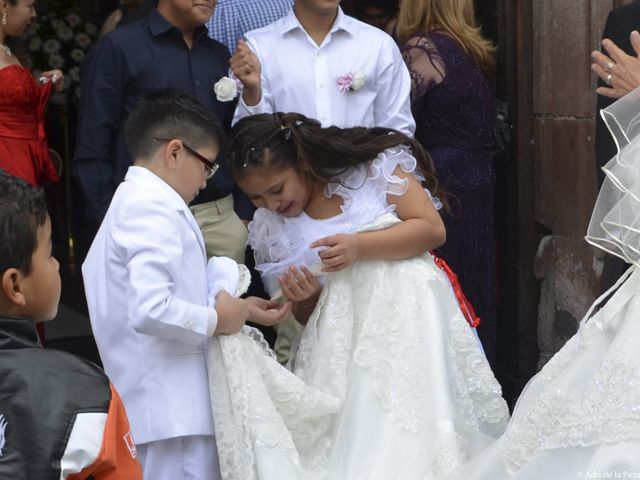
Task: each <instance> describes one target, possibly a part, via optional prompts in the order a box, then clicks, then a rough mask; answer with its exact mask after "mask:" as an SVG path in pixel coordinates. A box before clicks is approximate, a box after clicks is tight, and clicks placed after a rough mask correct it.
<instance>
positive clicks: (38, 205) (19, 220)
mask: <svg viewBox="0 0 640 480" xmlns="http://www.w3.org/2000/svg"><path fill="white" fill-rule="evenodd" d="M46 220H47V202H46V200H45V197H44V192H43V191H42V189H40V188H38V187H32V186H30V185H28V184H27V183H26V182H25V181H24V180H22V179H20V178H17V177H13V176H11V175H9V174H8V173H7V172H5V171H4V170H2V169H0V276H1V275H3V274H4V272H6V271H7V270H8V269H9V268H17V269H18V270H20V271H21V272H22V273H24V274H25V275H29V273H31V257H32V255H33V252H34V251H35V250H36V247H37V246H38V227H41V226H42V225H44V223H45V221H46Z"/></svg>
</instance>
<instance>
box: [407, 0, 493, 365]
mask: <svg viewBox="0 0 640 480" xmlns="http://www.w3.org/2000/svg"><path fill="white" fill-rule="evenodd" d="M397 27H398V28H397V36H398V41H399V42H400V45H401V46H402V47H401V48H402V52H403V57H404V59H405V62H406V63H407V66H408V67H409V71H410V73H411V81H412V109H413V115H414V117H415V120H416V134H415V137H416V139H417V140H418V141H419V142H420V143H421V144H422V145H423V146H424V147H425V148H426V149H427V150H428V151H429V153H430V154H431V156H432V157H433V161H434V163H435V166H436V171H437V174H438V178H439V180H440V182H441V183H442V186H443V187H444V190H445V191H447V192H448V193H449V198H448V200H449V207H450V211H449V212H447V213H445V214H444V221H445V225H446V227H447V243H446V244H445V245H444V246H443V247H441V248H440V249H439V250H438V254H439V255H440V256H442V257H443V258H444V259H445V260H446V261H447V262H448V263H449V264H450V265H451V267H452V268H453V270H454V271H455V272H456V273H457V274H458V277H459V279H460V283H461V284H462V288H463V289H464V291H465V293H466V295H467V297H468V298H469V300H470V301H471V303H472V305H473V306H474V307H475V310H476V313H477V315H478V316H479V317H480V319H481V321H482V323H481V326H480V328H479V329H478V331H479V334H480V338H481V340H482V343H483V346H484V348H485V351H486V353H487V357H488V358H489V360H490V361H492V360H493V356H494V351H495V345H494V344H495V316H496V273H497V272H496V253H495V233H494V219H493V197H494V184H495V179H494V170H493V163H492V151H493V147H494V137H493V132H494V126H495V118H496V114H495V84H494V78H493V77H494V71H495V60H494V58H493V51H494V47H493V45H492V44H491V42H490V41H488V40H486V39H484V38H483V37H482V35H481V33H480V29H479V28H478V27H477V26H476V24H475V19H474V11H473V0H403V2H402V5H401V7H400V14H399V18H398V25H397Z"/></svg>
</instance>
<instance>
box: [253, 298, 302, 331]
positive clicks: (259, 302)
mask: <svg viewBox="0 0 640 480" xmlns="http://www.w3.org/2000/svg"><path fill="white" fill-rule="evenodd" d="M245 300H246V302H247V304H248V305H249V320H250V321H251V322H253V323H257V324H258V325H263V326H265V327H271V326H272V325H276V324H278V323H280V322H282V321H283V320H284V319H285V318H287V315H289V312H291V302H284V303H280V302H277V301H275V300H265V299H264V298H259V297H247V298H246V299H245Z"/></svg>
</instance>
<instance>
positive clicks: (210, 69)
mask: <svg viewBox="0 0 640 480" xmlns="http://www.w3.org/2000/svg"><path fill="white" fill-rule="evenodd" d="M215 3H216V2H215V1H214V0H159V1H158V4H157V7H156V8H152V9H150V11H149V13H148V15H147V16H146V17H145V18H143V19H140V20H138V21H136V22H133V23H131V24H129V25H126V26H123V27H120V28H118V29H116V30H115V31H113V32H111V33H109V34H108V35H106V36H105V37H103V38H102V39H101V40H100V41H99V42H98V43H97V44H96V45H95V47H94V48H93V49H92V50H91V52H90V54H89V56H88V58H87V60H86V62H85V64H84V65H83V70H82V76H81V92H82V96H81V101H80V108H79V112H78V130H77V142H76V150H75V156H74V159H73V162H74V164H73V167H74V173H75V175H76V177H77V178H78V180H79V183H80V186H81V189H82V191H83V192H84V194H85V196H86V199H87V205H86V208H87V212H88V214H89V218H90V219H91V220H92V221H93V222H95V225H98V224H99V223H100V222H101V221H102V218H103V217H104V215H105V213H106V211H107V208H108V207H109V203H110V201H111V197H112V196H113V193H114V191H115V189H116V187H117V186H118V184H119V183H120V182H121V181H122V180H123V179H124V175H125V173H126V171H127V169H128V167H129V166H130V165H131V163H132V159H131V157H130V155H129V153H128V151H127V148H126V145H125V142H124V135H123V130H124V123H125V120H126V119H127V117H128V115H129V113H130V112H131V111H132V110H133V109H134V108H135V106H136V105H137V104H138V102H139V101H140V99H141V98H142V97H143V96H144V95H145V94H147V93H149V92H150V91H153V90H156V89H160V88H166V87H173V88H178V89H180V90H183V91H185V92H187V93H189V94H191V95H193V96H194V97H196V98H197V99H198V100H199V101H200V102H201V103H202V104H203V105H205V106H206V107H207V108H209V109H211V110H212V111H213V112H214V113H215V115H216V116H217V118H218V119H219V120H220V122H221V123H222V125H223V127H225V128H228V126H229V125H230V122H231V118H232V115H233V111H234V107H235V101H227V102H221V101H218V100H217V98H216V94H215V93H214V85H215V83H216V82H217V81H218V80H220V79H221V78H222V77H224V76H226V75H227V74H228V70H229V57H230V54H229V50H228V49H227V47H225V46H224V45H222V44H221V43H219V42H217V41H216V40H213V39H211V38H209V37H208V35H207V29H206V27H205V26H204V25H205V24H206V22H207V21H208V20H209V18H210V17H211V15H212V13H213V9H214V6H215ZM221 163H222V167H223V168H221V169H220V170H219V171H218V173H216V175H215V176H213V178H212V179H210V180H209V182H208V185H207V188H206V189H204V190H202V192H201V193H200V195H199V196H198V197H197V198H196V200H195V201H194V202H193V203H192V206H193V207H192V209H193V212H194V215H195V217H196V219H197V220H198V223H199V224H200V227H201V228H202V231H203V235H204V237H205V243H206V246H207V253H208V254H209V255H210V256H211V255H214V254H215V255H226V256H230V257H233V258H235V259H236V260H238V261H243V260H244V245H245V240H246V227H245V226H244V224H243V223H242V222H241V221H240V219H239V218H238V215H240V217H241V218H243V219H247V220H248V219H249V218H250V216H251V214H252V211H253V209H252V207H251V204H250V202H249V201H248V199H247V198H246V197H245V196H244V195H242V194H241V193H240V192H239V190H238V189H237V188H236V187H235V186H234V183H233V180H232V179H231V177H230V176H229V175H228V174H227V172H226V171H225V167H224V161H222V159H221ZM234 205H235V210H236V212H237V213H238V215H236V213H235V212H234Z"/></svg>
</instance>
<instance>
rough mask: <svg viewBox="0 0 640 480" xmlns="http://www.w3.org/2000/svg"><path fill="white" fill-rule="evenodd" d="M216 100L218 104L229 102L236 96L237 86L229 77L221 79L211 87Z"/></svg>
mask: <svg viewBox="0 0 640 480" xmlns="http://www.w3.org/2000/svg"><path fill="white" fill-rule="evenodd" d="M213 91H214V92H215V94H216V98H217V99H218V101H220V102H230V101H231V100H233V99H234V98H236V96H237V95H238V86H237V85H236V82H235V80H232V79H231V78H229V77H222V78H221V79H220V80H218V81H217V82H216V84H215V85H214V86H213Z"/></svg>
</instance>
